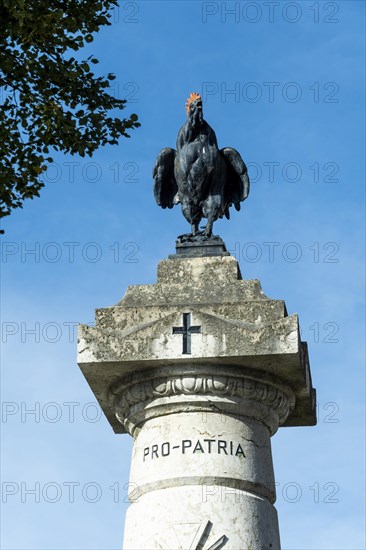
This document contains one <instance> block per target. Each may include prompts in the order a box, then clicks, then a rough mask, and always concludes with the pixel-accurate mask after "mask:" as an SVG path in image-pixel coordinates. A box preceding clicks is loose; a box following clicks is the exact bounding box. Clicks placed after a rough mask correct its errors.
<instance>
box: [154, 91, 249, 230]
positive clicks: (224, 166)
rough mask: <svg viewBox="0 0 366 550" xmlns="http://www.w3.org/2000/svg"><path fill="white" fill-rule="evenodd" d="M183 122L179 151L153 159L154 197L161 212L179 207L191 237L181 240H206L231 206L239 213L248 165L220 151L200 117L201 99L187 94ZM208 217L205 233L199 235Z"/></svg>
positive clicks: (246, 191) (168, 150)
mask: <svg viewBox="0 0 366 550" xmlns="http://www.w3.org/2000/svg"><path fill="white" fill-rule="evenodd" d="M186 111H187V116H188V118H187V121H186V122H185V124H184V125H183V126H182V128H181V129H180V131H179V134H178V139H177V150H176V151H175V149H171V148H170V147H166V148H165V149H162V150H161V151H160V153H159V154H158V156H157V159H156V162H155V166H154V170H153V178H154V196H155V200H156V202H157V203H158V205H159V206H161V207H162V208H172V207H173V206H174V205H175V204H178V203H181V205H182V212H183V215H184V217H185V218H186V220H187V221H188V222H189V223H190V224H191V228H192V233H191V234H188V235H182V236H181V237H186V238H189V239H190V240H191V239H192V238H193V239H195V238H199V239H202V238H203V239H209V238H210V237H211V236H212V226H213V223H214V221H216V220H217V219H218V218H222V217H223V216H224V215H225V216H226V217H227V218H228V219H229V218H230V213H229V208H230V206H232V205H234V206H235V208H236V210H240V203H241V202H242V201H243V200H245V199H246V198H247V196H248V194H249V177H248V171H247V167H246V166H245V164H244V162H243V159H242V158H241V156H240V154H239V153H238V151H236V150H235V149H232V148H230V147H225V148H224V149H219V148H218V145H217V139H216V135H215V132H214V131H213V129H212V128H211V126H210V125H209V124H207V122H206V121H205V120H204V119H203V112H202V99H201V96H200V95H199V94H198V93H192V94H190V97H189V98H188V99H187V103H186ZM202 218H207V225H206V228H205V229H204V231H199V224H200V222H201V220H202Z"/></svg>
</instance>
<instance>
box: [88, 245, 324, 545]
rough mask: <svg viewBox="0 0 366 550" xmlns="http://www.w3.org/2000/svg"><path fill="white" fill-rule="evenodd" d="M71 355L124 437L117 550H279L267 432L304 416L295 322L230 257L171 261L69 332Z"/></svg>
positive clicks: (307, 385)
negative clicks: (124, 486)
mask: <svg viewBox="0 0 366 550" xmlns="http://www.w3.org/2000/svg"><path fill="white" fill-rule="evenodd" d="M78 346H79V350H78V363H79V366H80V368H81V370H82V372H83V373H84V375H85V377H86V379H87V381H88V383H89V385H90V387H91V389H92V391H93V392H94V395H95V396H96V398H97V399H98V401H99V403H100V405H101V407H102V409H103V411H104V413H105V415H106V417H107V419H108V420H109V422H110V424H111V426H112V428H113V429H114V431H115V432H116V433H129V434H130V435H131V436H132V437H133V438H134V445H133V453H132V462H131V474H130V488H131V490H130V500H131V504H130V506H129V509H128V512H127V516H126V524H125V535H124V543H123V548H124V549H125V550H155V549H159V548H160V549H166V550H183V549H192V550H215V549H216V550H217V549H220V548H225V550H249V549H250V550H264V549H265V550H267V549H268V550H269V549H273V550H274V549H275V550H278V549H279V548H280V538H279V530H278V522H277V513H276V510H275V508H274V502H275V482H274V473H273V464H272V456H271V443H270V437H271V436H272V435H273V434H274V433H275V432H276V430H277V429H278V428H279V427H280V426H307V425H314V424H315V423H316V414H315V390H314V389H313V387H312V383H311V375H310V367H309V360H308V353H307V346H306V343H305V342H301V339H300V332H299V324H298V318H297V316H296V315H290V316H289V315H288V314H287V310H286V307H285V304H284V302H283V301H282V300H271V299H269V298H268V297H267V296H265V295H264V293H263V292H262V289H261V286H260V283H259V281H256V280H254V281H245V280H243V279H242V278H241V274H240V269H239V266H238V263H237V262H236V260H235V259H234V258H232V257H230V256H213V257H203V258H201V257H197V258H179V257H178V258H175V257H172V258H171V259H168V260H163V261H162V262H160V264H159V266H158V281H157V283H156V284H153V285H136V286H131V287H129V288H128V289H127V292H126V294H125V296H124V297H123V299H122V300H121V301H120V302H119V303H118V304H116V305H115V306H113V307H110V308H103V309H100V310H97V311H96V326H95V327H90V326H85V325H81V326H80V327H79V342H78Z"/></svg>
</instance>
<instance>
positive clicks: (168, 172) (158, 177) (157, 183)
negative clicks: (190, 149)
mask: <svg viewBox="0 0 366 550" xmlns="http://www.w3.org/2000/svg"><path fill="white" fill-rule="evenodd" d="M175 155H176V151H175V149H171V148H170V147H166V148H165V149H162V150H161V151H160V153H159V154H158V156H157V158H156V161H155V166H154V170H153V178H154V197H155V200H156V202H157V203H158V205H159V206H161V207H162V208H167V207H168V208H173V206H174V204H176V202H177V201H175V200H174V198H175V196H176V194H177V193H178V186H177V182H176V180H175V175H174V160H175Z"/></svg>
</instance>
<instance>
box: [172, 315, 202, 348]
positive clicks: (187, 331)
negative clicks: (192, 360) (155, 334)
mask: <svg viewBox="0 0 366 550" xmlns="http://www.w3.org/2000/svg"><path fill="white" fill-rule="evenodd" d="M190 325H191V314H190V313H183V326H182V327H173V334H182V335H183V351H182V353H183V354H185V355H189V354H190V353H191V334H200V332H201V327H199V326H193V327H191V326H190Z"/></svg>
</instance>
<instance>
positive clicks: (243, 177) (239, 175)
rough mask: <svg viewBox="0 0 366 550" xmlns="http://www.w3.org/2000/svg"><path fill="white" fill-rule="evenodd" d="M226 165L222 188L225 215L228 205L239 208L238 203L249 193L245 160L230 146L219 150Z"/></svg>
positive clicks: (227, 211) (227, 212)
mask: <svg viewBox="0 0 366 550" xmlns="http://www.w3.org/2000/svg"><path fill="white" fill-rule="evenodd" d="M220 153H221V154H222V156H223V157H224V159H225V162H226V167H227V178H226V183H225V190H224V201H225V203H226V204H225V206H226V208H225V215H226V216H227V217H229V215H228V214H229V207H230V206H231V205H232V204H234V206H235V208H236V210H240V203H241V202H242V201H244V200H245V199H246V198H247V196H248V195H249V187H250V183H249V176H248V170H247V167H246V165H245V162H244V161H243V159H242V158H241V156H240V153H238V151H236V150H235V149H232V148H231V147H225V148H224V149H221V150H220Z"/></svg>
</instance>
